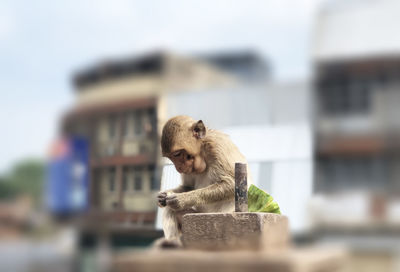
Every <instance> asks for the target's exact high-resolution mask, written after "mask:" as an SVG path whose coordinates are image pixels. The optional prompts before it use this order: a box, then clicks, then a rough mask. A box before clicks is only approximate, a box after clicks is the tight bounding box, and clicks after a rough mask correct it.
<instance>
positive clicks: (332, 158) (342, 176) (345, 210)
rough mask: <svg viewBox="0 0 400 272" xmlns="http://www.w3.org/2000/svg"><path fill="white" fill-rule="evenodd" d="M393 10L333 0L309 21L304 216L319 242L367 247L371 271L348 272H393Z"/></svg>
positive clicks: (396, 96) (397, 162) (398, 42)
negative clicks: (311, 167)
mask: <svg viewBox="0 0 400 272" xmlns="http://www.w3.org/2000/svg"><path fill="white" fill-rule="evenodd" d="M399 10H400V3H399V2H398V1H391V0H388V1H347V2H346V1H336V2H330V3H329V4H328V5H325V7H323V8H322V9H321V11H320V13H319V16H318V18H317V22H316V23H317V25H316V33H315V37H314V51H313V54H314V56H313V57H314V59H313V61H314V64H315V75H314V76H315V89H314V91H315V93H314V94H315V96H314V102H315V105H316V107H315V112H314V136H315V143H314V148H315V160H316V168H315V169H316V171H315V177H314V188H315V193H316V194H317V196H318V197H316V198H315V199H314V203H313V205H312V216H313V222H314V226H315V227H316V228H317V229H319V230H320V232H321V233H320V234H321V235H322V236H321V237H323V238H322V239H326V240H332V241H336V242H345V243H348V244H349V246H350V248H352V249H355V250H356V252H358V253H360V252H363V253H365V252H366V251H368V250H369V253H368V254H369V255H368V254H367V255H364V256H367V257H366V258H364V259H363V260H364V261H365V263H369V265H370V267H369V268H368V269H372V270H365V269H367V267H365V266H357V265H360V263H361V262H360V263H359V264H357V265H356V266H357V267H358V268H357V269H358V270H356V271H377V270H379V271H395V270H396V269H395V268H394V267H395V264H394V263H393V260H392V259H391V258H392V257H393V256H397V258H396V259H397V260H398V254H399V247H398V246H395V245H396V244H399V243H400V240H399V239H398V238H395V237H396V236H398V234H399V233H400V224H399V223H400V221H399V219H398V218H399V216H400V213H399V211H400V209H399V204H400V201H399V196H400V194H399V193H400V172H399V169H400V144H399V143H400V121H399V119H398V118H397V116H398V115H399V114H400V108H399V105H400V104H399V102H400V39H399V37H398V35H397V34H396V33H397V29H398V26H399V25H400V20H399V18H400V17H399V14H398V11H399ZM322 233H323V234H322ZM376 252H379V254H376ZM386 253H388V254H386ZM368 259H369V260H374V261H375V262H374V263H372V262H367V260H368ZM375 264H381V265H382V266H383V267H385V268H384V269H383V268H382V266H381V268H382V269H383V270H380V269H377V270H376V269H375V270H374V265H375ZM391 265H392V266H391ZM367 266H368V265H367ZM390 267H392V268H390ZM396 267H397V268H398V266H396ZM386 268H387V269H388V270H386ZM390 269H394V270H390Z"/></svg>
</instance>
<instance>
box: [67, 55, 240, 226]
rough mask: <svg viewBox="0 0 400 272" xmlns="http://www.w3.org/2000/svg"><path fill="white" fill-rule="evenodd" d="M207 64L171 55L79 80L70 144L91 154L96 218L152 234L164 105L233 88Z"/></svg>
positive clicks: (116, 65) (109, 65)
mask: <svg viewBox="0 0 400 272" xmlns="http://www.w3.org/2000/svg"><path fill="white" fill-rule="evenodd" d="M232 82H234V80H233V79H232V78H230V77H229V76H228V75H226V74H224V73H223V72H220V71H219V70H217V69H214V68H213V67H211V66H210V65H208V64H207V63H202V62H200V61H197V60H192V59H188V58H184V57H177V56H173V55H171V54H167V53H155V54H149V55H144V56H141V57H135V58H132V59H127V60H124V61H115V62H106V63H103V64H101V65H97V66H95V67H93V68H89V69H86V70H83V71H81V72H78V73H77V74H76V76H75V78H74V84H75V87H76V103H75V106H74V107H73V108H72V109H71V110H70V111H69V112H68V114H67V115H66V116H65V118H64V122H63V127H62V131H63V134H64V135H66V136H79V137H84V138H86V139H87V140H88V141H89V146H90V182H89V184H90V190H89V191H90V214H92V215H93V214H98V215H99V214H100V215H101V216H103V217H104V216H105V218H108V219H109V220H111V221H113V222H120V223H126V224H128V225H129V226H132V227H141V228H143V227H149V228H152V227H153V226H154V220H155V216H156V201H155V196H156V193H157V192H158V191H159V189H160V162H161V158H160V150H159V136H160V129H161V125H162V124H163V122H165V119H166V117H165V105H164V102H163V101H164V99H163V97H164V96H165V95H166V94H168V93H170V92H179V91H180V90H183V89H185V90H191V91H192V90H196V89H198V88H202V87H205V86H210V85H212V86H218V85H221V86H223V85H226V84H232Z"/></svg>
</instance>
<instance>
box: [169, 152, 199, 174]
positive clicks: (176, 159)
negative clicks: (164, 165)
mask: <svg viewBox="0 0 400 272" xmlns="http://www.w3.org/2000/svg"><path fill="white" fill-rule="evenodd" d="M168 158H169V159H170V160H171V161H172V162H173V163H174V165H175V168H176V171H178V172H179V173H181V174H200V173H202V172H204V170H205V169H206V163H205V161H204V159H203V158H202V157H201V156H200V155H191V154H189V153H188V152H186V150H185V149H181V150H177V151H175V152H172V153H171V155H170V156H168Z"/></svg>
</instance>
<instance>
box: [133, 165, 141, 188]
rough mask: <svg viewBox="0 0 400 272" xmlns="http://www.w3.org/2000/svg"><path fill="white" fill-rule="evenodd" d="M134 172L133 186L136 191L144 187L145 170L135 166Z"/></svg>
mask: <svg viewBox="0 0 400 272" xmlns="http://www.w3.org/2000/svg"><path fill="white" fill-rule="evenodd" d="M133 172H134V174H133V188H134V190H135V191H141V190H142V187H143V172H142V171H141V169H138V168H135V169H134V170H133Z"/></svg>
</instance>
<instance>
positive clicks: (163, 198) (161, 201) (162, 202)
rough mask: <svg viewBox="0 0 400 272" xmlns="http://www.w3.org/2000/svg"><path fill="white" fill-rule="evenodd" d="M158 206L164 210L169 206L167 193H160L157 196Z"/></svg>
mask: <svg viewBox="0 0 400 272" xmlns="http://www.w3.org/2000/svg"><path fill="white" fill-rule="evenodd" d="M157 200H158V203H157V204H158V206H159V207H160V208H163V207H165V206H167V192H159V193H158V195H157Z"/></svg>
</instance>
